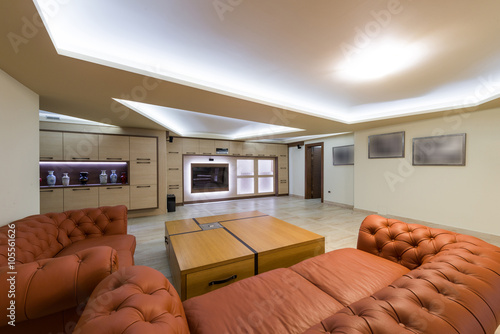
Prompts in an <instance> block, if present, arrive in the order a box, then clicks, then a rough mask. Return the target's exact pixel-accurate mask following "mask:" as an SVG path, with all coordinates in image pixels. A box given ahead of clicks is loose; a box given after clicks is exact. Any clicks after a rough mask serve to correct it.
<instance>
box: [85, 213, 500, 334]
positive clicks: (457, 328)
mask: <svg viewBox="0 0 500 334" xmlns="http://www.w3.org/2000/svg"><path fill="white" fill-rule="evenodd" d="M357 248H358V249H349V248H347V249H340V250H334V251H332V252H329V253H325V254H322V255H318V256H316V257H314V258H311V259H308V260H305V261H303V262H301V263H298V264H296V265H294V266H292V267H290V268H281V269H276V270H272V271H268V272H266V273H263V274H259V275H257V276H254V277H250V278H247V279H244V280H241V281H238V282H235V283H233V284H230V285H228V286H225V287H223V288H221V289H218V290H215V291H212V292H210V293H207V294H205V295H202V296H198V297H194V298H191V299H188V300H186V301H185V302H184V303H181V301H180V299H179V297H178V296H177V294H176V293H175V291H174V290H173V289H172V286H171V285H170V283H169V282H168V281H167V280H165V279H164V278H163V276H162V275H161V274H159V273H158V272H156V271H155V270H154V269H152V268H147V267H136V268H135V270H134V271H128V270H127V268H126V269H120V271H118V272H117V273H114V274H113V275H111V276H110V277H107V278H106V279H104V280H103V281H102V282H101V283H100V284H99V286H98V287H97V288H96V290H95V291H94V292H93V294H92V296H91V297H90V299H89V302H88V305H87V308H86V309H85V312H84V315H83V316H82V317H81V319H80V321H79V322H78V325H77V327H76V328H75V334H87V333H92V334H95V333H124V334H135V333H148V334H155V333H161V334H171V333H181V334H184V333H188V332H190V333H192V334H195V333H196V334H213V333H307V334H319V333H322V334H324V333H337V334H388V333H390V334H393V333H398V334H399V333H402V334H404V333H408V334H415V333H428V334H448V333H450V334H451V333H454V334H456V333H463V334H493V333H494V332H495V329H496V328H497V326H498V325H499V324H500V248H498V247H496V246H493V245H491V244H488V243H486V242H484V241H482V240H479V239H477V238H474V237H471V236H467V235H461V234H457V233H454V232H450V231H445V230H441V229H433V228H429V227H426V226H422V225H417V224H406V223H403V222H400V221H398V220H394V219H386V218H383V217H380V216H376V215H371V216H368V217H367V218H366V219H365V220H364V221H363V223H362V225H361V228H360V231H359V236H358V245H357ZM182 306H183V308H184V309H182Z"/></svg>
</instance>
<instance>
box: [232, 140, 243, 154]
mask: <svg viewBox="0 0 500 334" xmlns="http://www.w3.org/2000/svg"><path fill="white" fill-rule="evenodd" d="M229 152H230V153H229V154H231V155H236V156H239V155H243V142H241V141H232V142H230V143H229Z"/></svg>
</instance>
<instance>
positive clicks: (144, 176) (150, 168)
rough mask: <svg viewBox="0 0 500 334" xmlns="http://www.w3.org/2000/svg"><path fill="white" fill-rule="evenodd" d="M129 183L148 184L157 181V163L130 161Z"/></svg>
mask: <svg viewBox="0 0 500 334" xmlns="http://www.w3.org/2000/svg"><path fill="white" fill-rule="evenodd" d="M129 183H130V184H131V185H148V184H156V183H157V165H156V163H155V162H154V161H142V160H137V161H131V162H130V179H129Z"/></svg>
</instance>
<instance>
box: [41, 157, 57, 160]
mask: <svg viewBox="0 0 500 334" xmlns="http://www.w3.org/2000/svg"><path fill="white" fill-rule="evenodd" d="M40 159H45V160H54V157H40Z"/></svg>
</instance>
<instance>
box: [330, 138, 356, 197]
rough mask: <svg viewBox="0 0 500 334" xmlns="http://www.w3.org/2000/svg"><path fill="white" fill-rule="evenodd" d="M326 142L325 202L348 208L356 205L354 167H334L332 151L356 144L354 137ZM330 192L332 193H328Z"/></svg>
mask: <svg viewBox="0 0 500 334" xmlns="http://www.w3.org/2000/svg"><path fill="white" fill-rule="evenodd" d="M323 142H324V150H325V151H324V154H325V156H324V159H325V161H324V173H323V174H324V186H323V188H324V192H325V194H324V200H325V202H334V203H338V204H344V205H347V206H352V205H354V166H352V165H350V166H334V165H333V156H332V155H333V153H332V149H333V147H336V146H345V145H352V144H354V135H353V134H348V135H344V136H336V137H331V138H327V139H325V140H323ZM328 191H330V193H329V192H328Z"/></svg>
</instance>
